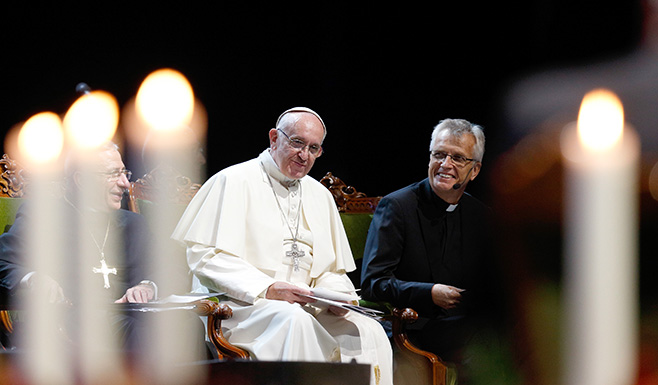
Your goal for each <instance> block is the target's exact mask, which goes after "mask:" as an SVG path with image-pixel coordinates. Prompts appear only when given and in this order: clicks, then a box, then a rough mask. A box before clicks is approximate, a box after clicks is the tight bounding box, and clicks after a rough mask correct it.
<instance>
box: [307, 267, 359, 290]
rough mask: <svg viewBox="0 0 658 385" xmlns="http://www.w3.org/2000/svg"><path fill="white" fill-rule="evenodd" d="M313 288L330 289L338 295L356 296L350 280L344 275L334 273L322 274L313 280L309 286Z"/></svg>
mask: <svg viewBox="0 0 658 385" xmlns="http://www.w3.org/2000/svg"><path fill="white" fill-rule="evenodd" d="M311 286H312V287H313V288H315V287H321V288H325V289H330V290H333V291H337V292H340V293H346V294H351V295H356V290H355V289H354V285H353V284H352V281H350V278H349V277H348V276H347V274H345V273H335V272H330V271H328V272H324V273H322V274H321V275H320V276H319V277H318V278H316V279H315V282H313V283H312V284H311Z"/></svg>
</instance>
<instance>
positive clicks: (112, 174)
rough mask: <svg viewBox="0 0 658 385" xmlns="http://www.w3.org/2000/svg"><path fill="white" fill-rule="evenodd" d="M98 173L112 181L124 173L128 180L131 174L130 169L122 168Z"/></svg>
mask: <svg viewBox="0 0 658 385" xmlns="http://www.w3.org/2000/svg"><path fill="white" fill-rule="evenodd" d="M98 175H102V176H104V177H105V178H107V181H108V182H114V181H116V180H118V179H119V178H121V175H125V176H126V179H128V180H130V177H131V176H132V175H133V173H132V171H130V170H127V169H125V168H124V169H123V170H117V171H110V172H99V173H98Z"/></svg>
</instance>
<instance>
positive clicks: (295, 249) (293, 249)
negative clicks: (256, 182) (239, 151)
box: [260, 162, 306, 271]
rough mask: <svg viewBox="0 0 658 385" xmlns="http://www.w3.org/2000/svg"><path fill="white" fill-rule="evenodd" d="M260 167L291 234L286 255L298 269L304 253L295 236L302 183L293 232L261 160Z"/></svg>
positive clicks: (300, 208)
mask: <svg viewBox="0 0 658 385" xmlns="http://www.w3.org/2000/svg"><path fill="white" fill-rule="evenodd" d="M260 165H261V167H262V168H263V172H265V175H267V181H268V182H270V187H271V188H272V193H273V194H274V200H276V205H277V207H278V208H279V211H280V212H281V215H282V216H283V221H284V222H285V223H286V226H287V227H288V230H290V235H291V236H292V245H291V246H290V250H288V251H286V257H289V258H292V267H293V269H294V270H295V271H299V260H300V259H301V258H302V257H304V255H306V253H304V250H299V246H298V245H297V236H298V235H299V222H301V221H300V213H301V212H302V205H301V201H302V184H301V182H298V183H299V202H300V205H299V209H298V210H297V225H296V227H295V232H294V233H293V231H292V227H290V224H289V223H288V218H287V217H286V214H285V213H284V212H283V208H282V207H281V203H279V197H278V196H276V191H274V184H273V183H272V178H270V174H268V173H267V170H265V165H264V164H263V163H262V162H261V164H260Z"/></svg>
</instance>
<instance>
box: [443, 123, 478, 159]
mask: <svg viewBox="0 0 658 385" xmlns="http://www.w3.org/2000/svg"><path fill="white" fill-rule="evenodd" d="M442 131H448V132H449V133H450V135H452V136H455V137H457V138H460V137H461V136H462V135H464V134H467V135H473V137H475V145H473V158H474V159H475V160H477V161H478V162H482V158H483V157H484V130H483V128H482V127H481V126H479V125H477V124H473V123H471V122H469V121H467V120H464V119H443V120H441V121H440V122H439V124H437V125H436V126H434V130H433V131H432V139H431V141H430V151H432V144H434V139H436V137H437V136H438V135H439V133H440V132H442Z"/></svg>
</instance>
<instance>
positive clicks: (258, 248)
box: [173, 107, 392, 384]
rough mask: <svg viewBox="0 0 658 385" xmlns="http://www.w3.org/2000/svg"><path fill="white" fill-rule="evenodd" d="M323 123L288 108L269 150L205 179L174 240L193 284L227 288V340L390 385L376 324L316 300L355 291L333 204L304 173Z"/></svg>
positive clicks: (386, 347) (388, 354)
mask: <svg viewBox="0 0 658 385" xmlns="http://www.w3.org/2000/svg"><path fill="white" fill-rule="evenodd" d="M325 134H326V128H325V126H324V122H323V121H322V119H321V118H320V116H319V115H318V114H316V113H315V112H313V111H312V110H310V109H307V108H303V107H298V108H293V109H290V110H288V111H285V112H284V113H283V114H281V116H279V119H278V120H277V124H276V128H273V129H271V130H270V131H269V140H270V148H269V149H266V150H265V151H263V152H262V153H261V154H260V155H259V156H258V157H257V158H255V159H252V160H250V161H247V162H244V163H241V164H237V165H234V166H231V167H229V168H226V169H224V170H222V171H220V172H219V173H217V174H215V175H214V176H213V177H211V178H210V179H209V180H208V181H207V182H206V183H205V184H204V185H203V186H202V187H201V189H200V190H199V192H198V193H197V194H196V196H195V197H194V199H193V200H192V202H191V203H190V204H189V206H188V208H187V211H186V212H185V214H183V216H182V218H181V220H180V222H179V224H178V226H177V228H176V230H175V231H174V234H173V238H174V239H176V240H179V241H181V242H184V243H185V244H186V245H187V258H188V263H189V265H190V269H191V270H192V272H193V273H194V275H195V282H196V284H197V285H199V286H201V285H202V286H204V287H205V288H207V289H210V290H213V291H220V292H226V293H227V295H228V296H230V297H231V298H233V299H234V300H233V301H231V302H230V306H231V308H232V309H233V317H232V318H231V319H229V320H227V321H224V325H225V326H226V333H225V335H226V337H227V338H228V340H229V342H230V343H232V344H234V345H236V346H239V347H241V348H243V349H246V350H248V351H249V352H250V354H251V355H252V357H254V358H256V359H259V360H269V361H275V360H285V361H325V362H341V361H342V362H350V361H351V360H352V359H356V361H357V362H359V363H367V364H371V365H372V369H373V373H372V375H371V382H372V383H373V384H377V383H379V384H391V383H392V366H391V363H392V351H391V346H390V343H389V341H388V339H387V337H386V334H385V332H384V330H383V328H382V327H381V325H379V323H377V322H376V321H375V320H373V319H370V318H367V317H365V316H362V315H359V314H355V313H353V312H349V313H346V312H345V311H343V309H342V308H338V307H329V308H324V309H323V308H320V307H318V306H313V302H315V301H314V300H313V299H310V298H308V297H306V295H310V294H311V293H312V290H313V289H316V288H322V289H329V290H333V291H335V292H340V293H344V294H351V295H353V296H354V295H355V289H354V285H353V284H352V282H351V281H350V280H349V278H348V277H347V275H346V272H349V271H352V270H354V269H355V265H354V261H353V257H352V253H351V251H350V247H349V244H348V242H347V236H346V235H345V230H344V228H343V225H342V222H341V220H340V216H339V214H338V210H337V208H336V204H335V202H334V200H333V198H332V196H331V194H330V193H329V191H328V190H327V189H326V188H325V187H324V186H322V185H321V184H320V183H319V182H318V181H316V180H315V179H313V178H311V177H309V176H308V175H307V174H308V172H309V171H310V170H311V167H313V164H314V162H315V160H316V158H318V157H319V156H320V155H322V147H321V146H322V142H323V140H324V137H325Z"/></svg>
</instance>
